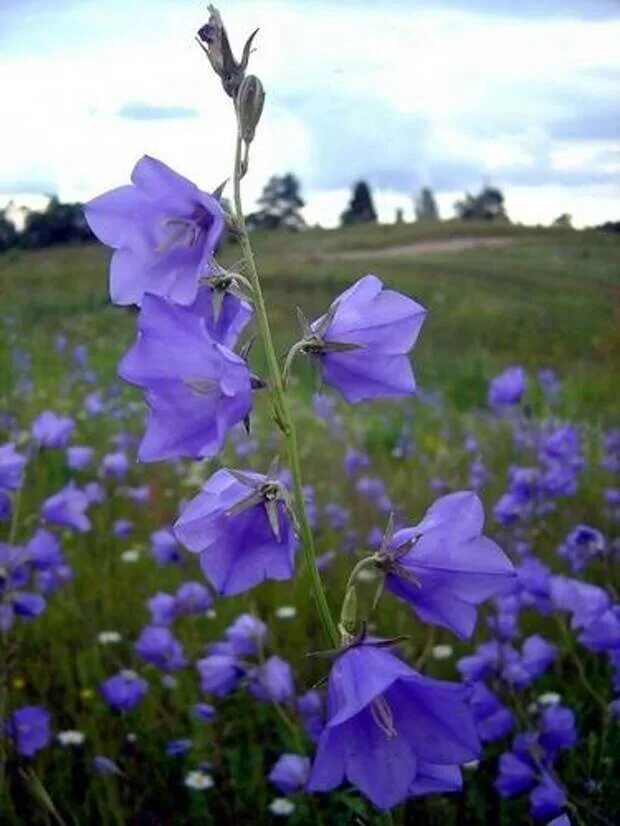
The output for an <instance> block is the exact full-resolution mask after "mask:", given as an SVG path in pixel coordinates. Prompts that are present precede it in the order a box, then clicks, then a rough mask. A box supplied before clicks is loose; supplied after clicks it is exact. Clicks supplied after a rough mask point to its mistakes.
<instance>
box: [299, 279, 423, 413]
mask: <svg viewBox="0 0 620 826" xmlns="http://www.w3.org/2000/svg"><path fill="white" fill-rule="evenodd" d="M425 316H426V310H425V309H424V307H422V306H421V305H420V304H417V303H416V302H415V301H413V300H412V299H411V298H408V297H407V296H404V295H401V293H398V292H395V291H394V290H386V289H384V288H383V282H382V281H381V280H380V279H379V278H377V276H376V275H365V276H364V277H363V278H360V279H359V280H358V281H356V282H355V284H353V286H352V287H349V289H348V290H345V292H343V293H342V295H340V296H339V297H338V298H337V299H336V300H335V301H334V302H333V304H332V305H331V308H330V310H329V311H328V312H327V313H326V314H325V315H324V316H321V318H319V319H317V320H316V321H315V322H314V323H313V324H312V325H311V329H310V330H308V331H305V334H306V336H308V335H310V337H311V338H310V339H309V347H308V352H311V353H313V354H314V355H316V356H317V357H318V359H319V360H320V364H321V370H322V375H323V380H324V381H325V383H326V384H329V385H330V386H331V387H334V388H336V389H337V390H338V391H339V392H340V393H341V394H342V395H343V396H344V398H345V399H346V401H348V402H349V403H352V404H353V403H356V402H361V401H367V400H371V399H379V398H385V397H390V396H409V395H411V394H413V392H414V391H415V379H414V377H413V371H412V369H411V363H410V361H409V356H408V353H409V351H410V350H411V348H412V347H413V346H414V344H415V342H416V339H417V337H418V334H419V332H420V330H421V328H422V324H423V323H424V318H425Z"/></svg>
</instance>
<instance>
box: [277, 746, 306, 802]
mask: <svg viewBox="0 0 620 826" xmlns="http://www.w3.org/2000/svg"><path fill="white" fill-rule="evenodd" d="M309 773H310V760H309V759H308V758H307V757H302V755H301V754H283V755H281V757H279V758H278V760H277V761H276V763H275V764H274V765H273V767H272V769H271V771H270V772H269V775H268V777H269V781H270V782H271V783H273V785H274V786H275V787H276V789H278V790H279V791H281V792H282V794H291V793H292V792H296V791H297V790H298V789H301V788H302V787H303V786H305V785H306V781H307V779H308V775H309Z"/></svg>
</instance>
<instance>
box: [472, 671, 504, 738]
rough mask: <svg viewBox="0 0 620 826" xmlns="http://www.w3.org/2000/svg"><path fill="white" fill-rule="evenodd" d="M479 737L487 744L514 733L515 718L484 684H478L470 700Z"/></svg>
mask: <svg viewBox="0 0 620 826" xmlns="http://www.w3.org/2000/svg"><path fill="white" fill-rule="evenodd" d="M469 704H470V707H471V710H472V714H473V716H474V720H475V722H476V729H477V731H478V736H479V737H480V739H481V740H483V741H484V742H485V743H491V742H493V741H495V740H500V739H501V738H502V737H505V736H506V735H507V734H509V733H510V732H511V731H512V727H513V725H514V716H513V714H512V711H511V710H510V709H509V708H507V707H506V706H505V705H503V704H502V703H501V702H500V701H499V700H498V699H497V697H496V696H495V694H493V692H492V691H491V690H490V689H489V688H487V687H486V685H485V684H484V683H476V684H475V685H474V686H473V687H472V689H471V694H470V698H469Z"/></svg>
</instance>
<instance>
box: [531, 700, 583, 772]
mask: <svg viewBox="0 0 620 826" xmlns="http://www.w3.org/2000/svg"><path fill="white" fill-rule="evenodd" d="M538 742H539V743H540V745H541V747H542V748H543V749H544V751H545V753H546V755H547V757H548V758H549V760H550V761H553V760H554V759H555V757H556V754H557V752H558V751H560V749H570V748H572V747H573V746H574V745H575V743H576V742H577V729H576V727H575V714H574V712H573V711H572V710H571V709H570V708H566V707H565V706H561V705H553V706H549V708H546V709H545V710H544V711H543V713H542V715H541V718H540V733H539V735H538Z"/></svg>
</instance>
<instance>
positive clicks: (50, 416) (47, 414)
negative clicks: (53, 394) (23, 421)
mask: <svg viewBox="0 0 620 826" xmlns="http://www.w3.org/2000/svg"><path fill="white" fill-rule="evenodd" d="M74 429H75V422H74V421H73V419H70V418H69V417H67V416H58V415H57V414H56V413H54V411H53V410H44V411H43V413H41V414H40V415H39V416H37V418H36V419H35V420H34V421H33V423H32V435H33V437H34V439H35V441H36V442H38V444H39V445H41V447H50V448H55V447H66V444H67V442H68V441H69V439H70V438H71V434H72V433H73V431H74Z"/></svg>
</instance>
